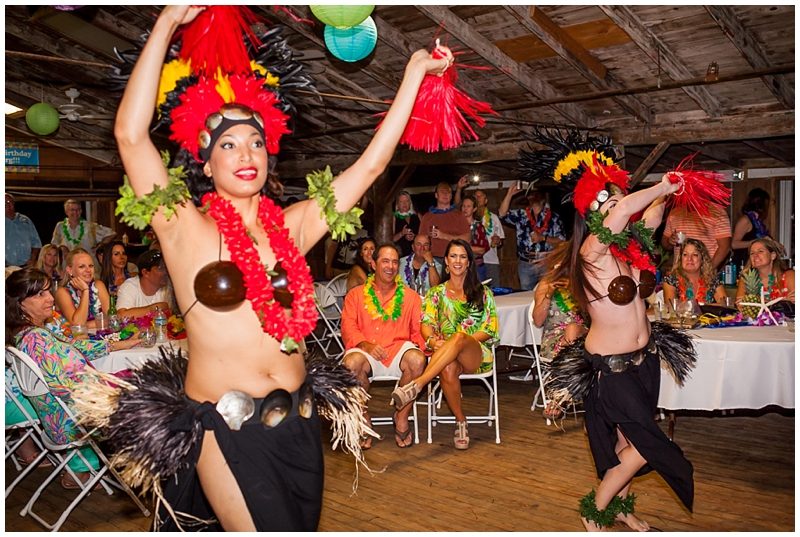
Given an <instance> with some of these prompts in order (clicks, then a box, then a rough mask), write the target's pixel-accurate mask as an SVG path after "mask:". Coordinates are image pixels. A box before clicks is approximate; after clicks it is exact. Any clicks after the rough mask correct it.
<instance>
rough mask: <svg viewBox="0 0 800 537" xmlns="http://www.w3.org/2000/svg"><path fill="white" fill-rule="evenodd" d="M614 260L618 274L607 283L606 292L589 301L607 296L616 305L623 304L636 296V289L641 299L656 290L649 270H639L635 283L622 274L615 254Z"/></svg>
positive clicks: (653, 278)
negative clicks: (637, 280) (637, 281)
mask: <svg viewBox="0 0 800 537" xmlns="http://www.w3.org/2000/svg"><path fill="white" fill-rule="evenodd" d="M613 257H614V262H616V264H617V270H618V271H619V276H617V277H616V278H614V279H613V280H611V282H610V283H609V284H608V289H607V294H605V295H603V296H600V297H597V298H595V299H593V300H590V301H589V303H590V304H591V303H592V302H596V301H598V300H602V299H604V298H606V297H607V298H608V299H609V300H610V301H611V302H612V303H613V304H616V305H617V306H625V305H627V304H630V303H631V302H633V299H634V298H636V290H637V288H638V290H639V296H640V297H641V298H642V299H645V298H647V297H649V296H650V295H651V294H653V291H655V290H656V277H655V276H654V275H653V273H652V272H650V271H649V270H642V271H640V272H639V283H636V282H635V281H634V279H633V278H631V277H630V276H625V275H624V274H622V269H620V268H619V261H618V260H617V258H616V256H613Z"/></svg>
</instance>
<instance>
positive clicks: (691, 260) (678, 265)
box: [663, 239, 728, 306]
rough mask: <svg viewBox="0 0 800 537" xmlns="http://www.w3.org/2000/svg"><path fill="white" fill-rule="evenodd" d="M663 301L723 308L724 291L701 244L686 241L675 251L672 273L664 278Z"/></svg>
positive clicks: (696, 241)
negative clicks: (676, 254)
mask: <svg viewBox="0 0 800 537" xmlns="http://www.w3.org/2000/svg"><path fill="white" fill-rule="evenodd" d="M663 287H664V300H665V301H667V303H668V304H669V303H670V302H669V301H670V300H672V299H673V298H677V299H678V301H684V300H697V303H698V304H719V305H722V306H724V305H725V297H726V296H728V295H727V293H726V292H725V287H723V285H722V280H721V279H720V277H719V274H717V271H716V270H714V265H713V262H712V261H711V256H710V255H709V254H708V250H707V249H706V246H705V244H703V242H702V241H700V240H697V239H686V240H685V241H684V242H683V244H681V247H680V249H679V250H678V256H677V257H676V258H675V262H674V263H673V265H672V272H671V273H670V274H669V275H667V276H665V277H664V285H663Z"/></svg>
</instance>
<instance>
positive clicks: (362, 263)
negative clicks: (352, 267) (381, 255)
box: [356, 237, 378, 275]
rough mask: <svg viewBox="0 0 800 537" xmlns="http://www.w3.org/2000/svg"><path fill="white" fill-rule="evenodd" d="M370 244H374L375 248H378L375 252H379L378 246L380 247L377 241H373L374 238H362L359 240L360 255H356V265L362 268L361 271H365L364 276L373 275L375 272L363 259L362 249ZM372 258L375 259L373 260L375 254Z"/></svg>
mask: <svg viewBox="0 0 800 537" xmlns="http://www.w3.org/2000/svg"><path fill="white" fill-rule="evenodd" d="M368 242H371V243H372V244H374V245H375V247H376V248H375V251H376V252H377V251H378V249H377V246H378V241H376V240H375V239H373V238H372V237H362V238H360V239H359V240H358V250H357V252H358V253H356V265H358V266H359V267H361V270H363V271H364V274H367V275H370V274H372V272H373V270H372V267H370V266H369V265H367V263H366V262H365V261H364V259H363V258H362V257H361V248H362V247H363V246H364V244H366V243H368ZM372 258H373V259H374V258H375V254H374V253H373V254H372Z"/></svg>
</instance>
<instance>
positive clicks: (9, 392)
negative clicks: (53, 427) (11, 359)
mask: <svg viewBox="0 0 800 537" xmlns="http://www.w3.org/2000/svg"><path fill="white" fill-rule="evenodd" d="M6 352H7V353H8V351H7V350H6ZM5 386H6V396H7V397H8V399H10V400H11V402H12V403H13V404H14V405H15V406H16V407H17V409H18V410H19V411H20V413H21V414H22V416H23V417H24V419H23V421H20V422H17V423H6V457H5V458H6V460H8V458H9V457H11V460H12V462H13V463H14V467H15V468H16V469H17V471H18V472H20V473H19V475H18V476H17V477H16V478H14V481H12V482H11V484H10V485H8V486H7V487H6V498H8V495H9V494H11V491H13V490H14V488H15V487H16V486H17V485H18V484H19V483H21V482H22V480H23V479H25V478H26V477H27V476H28V474H30V473H31V472H32V471H33V470H34V469H35V468H36V467H37V466H39V463H40V462H42V461H43V460H45V458H46V457H47V454H48V451H47V449H45V448H44V447H43V446H42V443H41V441H40V440H39V439H40V438H41V434H42V430H41V429H40V428H39V420H38V419H36V418H35V417H33V416H31V415H30V413H29V412H28V411H27V410H26V409H25V407H24V406H23V405H22V403H20V402H19V400H18V399H17V397H16V395H14V391H13V389H12V387H11V386H10V385H9V381H8V377H6V383H5ZM16 431H20V432H22V431H24V432H22V435H21V436H20V437H19V438H17V439H12V438H11V436H12V433H14V432H16ZM29 438H30V439H31V441H32V442H33V443H34V445H35V446H36V449H37V450H38V451H39V455H38V456H37V457H36V458H35V459H34V460H33V461H31V462H30V463H28V465H27V467H26V468H24V469H23V468H22V466H21V465H20V464H19V462H17V459H16V457H15V456H14V454H15V453H16V451H17V450H18V449H19V448H20V446H21V445H22V443H23V442H25V441H26V440H28V439H29Z"/></svg>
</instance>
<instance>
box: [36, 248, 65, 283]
mask: <svg viewBox="0 0 800 537" xmlns="http://www.w3.org/2000/svg"><path fill="white" fill-rule="evenodd" d="M58 254H59V250H58V246H56V245H55V244H45V245H44V246H42V249H41V250H40V251H39V257H38V259H37V260H36V268H38V269H39V270H41V271H42V272H44V273H45V274H47V275H48V276H50V277H51V278H52V279H53V281H54V282H55V283H56V284H58V283H59V282H60V281H61V280H63V279H64V270H63V269H62V268H61V263H60V262H59V258H58ZM53 292H55V290H53Z"/></svg>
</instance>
